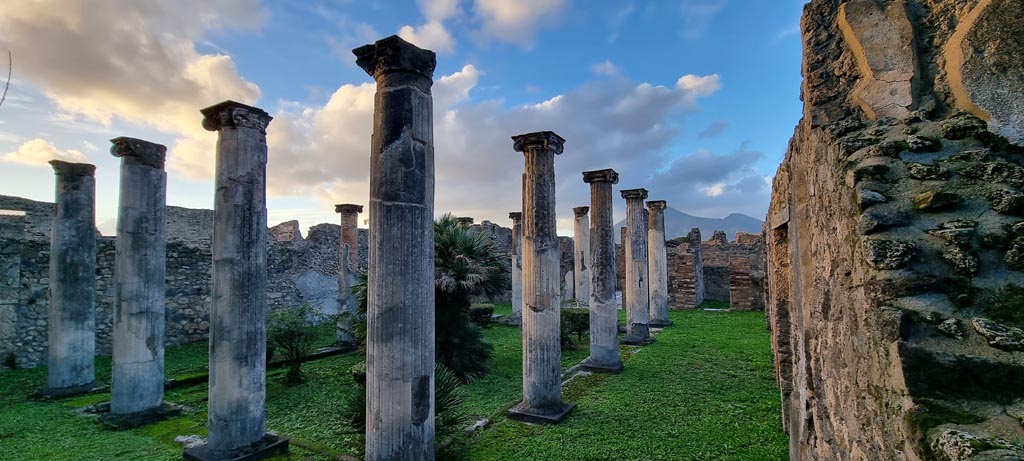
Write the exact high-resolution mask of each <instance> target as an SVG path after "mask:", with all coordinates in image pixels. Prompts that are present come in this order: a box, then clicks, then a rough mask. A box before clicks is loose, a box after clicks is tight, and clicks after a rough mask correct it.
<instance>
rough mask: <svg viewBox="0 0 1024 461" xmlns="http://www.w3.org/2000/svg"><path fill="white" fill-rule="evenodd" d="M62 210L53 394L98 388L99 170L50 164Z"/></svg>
mask: <svg viewBox="0 0 1024 461" xmlns="http://www.w3.org/2000/svg"><path fill="white" fill-rule="evenodd" d="M50 165H52V166H53V170H54V172H55V173H56V179H57V186H56V195H57V200H56V201H57V211H56V218H55V219H54V222H53V228H52V232H53V234H52V237H51V239H50V252H51V254H52V255H53V257H51V258H50V316H49V334H48V335H47V338H48V343H49V349H48V350H47V376H46V389H45V391H44V392H47V393H68V392H69V391H70V390H73V389H86V388H89V387H91V386H92V382H93V377H94V374H95V370H94V365H93V359H94V356H95V354H96V307H95V298H94V293H95V292H96V277H95V274H96V230H95V229H96V227H95V222H96V180H95V178H94V174H95V171H96V167H95V166H93V165H90V164H86V163H68V162H62V161H59V160H52V161H50Z"/></svg>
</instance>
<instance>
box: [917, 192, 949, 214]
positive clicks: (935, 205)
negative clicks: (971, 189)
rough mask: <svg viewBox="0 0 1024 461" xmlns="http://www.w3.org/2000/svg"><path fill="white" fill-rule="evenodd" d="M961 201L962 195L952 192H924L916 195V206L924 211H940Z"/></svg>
mask: <svg viewBox="0 0 1024 461" xmlns="http://www.w3.org/2000/svg"><path fill="white" fill-rule="evenodd" d="M959 203H960V196H959V195H957V194H954V193H952V192H943V191H934V190H930V191H928V192H922V193H920V194H918V195H916V196H915V197H914V208H917V209H918V210H922V211H938V210H944V209H946V208H951V207H954V206H956V205H957V204H959Z"/></svg>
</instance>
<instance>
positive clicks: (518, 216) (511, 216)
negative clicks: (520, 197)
mask: <svg viewBox="0 0 1024 461" xmlns="http://www.w3.org/2000/svg"><path fill="white" fill-rule="evenodd" d="M508 217H509V219H511V220H512V221H515V222H518V221H521V220H522V219H523V213H522V212H519V211H513V212H510V213H509V214H508Z"/></svg>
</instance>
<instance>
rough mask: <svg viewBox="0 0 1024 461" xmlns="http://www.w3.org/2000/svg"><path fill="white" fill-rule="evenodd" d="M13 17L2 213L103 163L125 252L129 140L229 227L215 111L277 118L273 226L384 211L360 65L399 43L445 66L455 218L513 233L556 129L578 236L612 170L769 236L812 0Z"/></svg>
mask: <svg viewBox="0 0 1024 461" xmlns="http://www.w3.org/2000/svg"><path fill="white" fill-rule="evenodd" d="M9 1H11V2H13V5H9V8H5V9H4V11H0V48H8V49H10V50H11V52H12V54H13V59H14V80H13V81H12V84H11V89H10V93H9V95H8V100H7V102H5V103H4V105H3V106H2V107H0V194H8V195H20V196H25V197H29V198H32V199H37V200H52V198H53V174H52V170H51V169H50V168H49V166H48V165H46V164H45V161H46V160H49V159H50V158H54V157H62V158H67V159H73V160H80V161H88V162H91V163H96V164H97V166H98V173H97V189H98V200H97V202H98V208H97V221H98V225H99V226H100V228H101V230H103V231H104V232H112V230H113V227H114V225H113V223H114V218H115V216H116V207H117V188H118V185H117V174H118V170H117V168H118V162H117V160H116V159H114V158H113V157H112V156H110V155H109V153H107V150H108V148H109V141H108V140H109V139H110V138H112V137H115V136H122V135H124V136H133V137H138V138H142V139H147V140H151V141H154V142H159V143H162V144H165V145H167V146H168V147H169V154H168V173H169V178H170V179H169V184H168V202H169V204H171V205H178V206H187V207H196V208H210V207H212V189H213V185H212V169H213V161H214V156H213V151H212V145H213V144H212V143H213V140H214V139H215V135H214V134H212V133H208V132H205V131H203V130H202V128H201V127H200V117H199V115H198V109H199V108H201V107H205V106H207V105H211V104H213V103H216V102H219V101H221V100H223V99H228V98H231V99H236V100H240V101H243V102H247V103H251V104H255V105H257V106H259V107H261V108H264V109H266V110H267V111H268V112H270V113H271V114H272V115H274V117H275V120H274V121H273V122H272V123H271V126H270V129H269V131H268V143H269V145H270V160H269V164H268V182H269V190H268V209H269V212H270V221H271V224H276V223H278V222H282V221H285V220H288V219H300V220H301V224H302V226H303V228H307V227H309V226H311V225H314V224H316V223H319V222H335V221H336V219H337V217H336V215H334V213H333V204H334V203H361V204H365V203H366V201H367V175H368V161H367V158H368V150H369V131H370V116H371V114H372V95H373V85H372V80H371V79H370V78H369V77H368V76H367V75H366V74H365V73H363V71H362V70H360V69H358V68H357V67H356V66H355V65H354V59H353V57H352V54H351V49H352V48H354V47H357V46H359V45H362V44H365V43H369V42H372V41H373V40H375V39H378V38H382V37H385V36H388V35H392V34H395V33H400V34H401V35H402V36H403V37H405V38H407V39H409V40H410V41H413V42H414V43H417V44H418V45H420V46H423V47H427V48H430V49H433V50H435V51H437V53H438V65H437V70H436V72H435V87H434V103H435V148H436V156H437V168H438V174H437V198H436V209H437V211H438V213H442V212H446V211H451V212H454V213H455V214H456V215H469V216H474V217H475V218H477V221H480V220H483V219H489V220H492V221H495V222H498V223H501V224H503V225H508V222H507V221H508V219H507V213H508V212H509V211H513V210H515V209H516V208H518V203H519V200H520V198H519V193H520V190H519V174H520V172H521V171H522V158H521V154H517V153H515V152H513V151H512V143H511V140H510V139H509V137H510V136H511V135H514V134H519V133H521V132H526V131H536V130H545V129H550V130H553V131H556V132H558V133H559V134H561V135H563V136H564V137H566V139H567V143H566V151H565V153H564V154H563V155H562V156H560V157H559V158H558V159H556V173H557V175H558V177H559V181H558V186H557V187H558V197H557V205H558V215H559V216H560V219H559V229H560V231H561V232H563V233H565V234H571V229H572V225H571V219H572V213H571V210H570V209H571V208H572V207H574V206H580V205H586V204H589V203H588V202H589V191H588V189H587V187H586V185H585V184H584V183H583V182H582V180H581V177H580V174H579V173H580V171H583V170H587V169H599V168H606V167H612V168H615V169H616V170H618V171H619V172H620V174H621V175H622V178H621V181H620V184H619V187H621V188H634V187H646V188H647V189H649V190H650V196H651V199H665V200H668V202H669V205H670V206H673V207H675V208H677V209H679V210H681V211H684V212H687V213H691V214H695V215H700V216H708V217H722V216H725V215H727V214H729V213H731V212H740V213H745V214H748V215H751V216H754V217H757V218H763V217H764V213H765V211H766V209H767V203H768V198H769V195H770V178H771V176H772V175H773V174H774V171H775V169H776V167H777V165H778V163H779V161H780V160H781V158H782V155H783V153H784V151H785V149H786V145H787V143H788V140H789V138H790V136H791V135H792V130H793V127H794V125H795V124H796V123H797V121H798V119H799V118H800V111H801V105H800V101H799V85H800V38H799V30H798V22H799V16H800V12H801V7H802V4H803V3H804V2H803V1H798V0H781V1H780V0H774V1H768V0H742V1H741V0H674V1H667V0H666V1H647V2H640V1H634V2H630V1H603V0H602V1H583V0H576V1H570V0H547V1H545V0H520V1H516V2H512V1H508V0H421V1H418V2H417V1H369V2H367V1H346V0H336V1H327V0H319V1H317V0H312V1H303V2H292V1H287V2H286V1H270V0H264V1H259V0H223V1H219V2H207V1H203V0H178V1H170V0H167V1H153V2H135V1H132V0H123V1H117V0H107V1H103V2H90V1H87V0H46V1H42V2H38V1H34V0H9ZM47 3H51V4H50V5H47ZM615 206H616V215H617V217H621V216H623V215H624V206H623V202H622V201H621V200H618V201H616V204H615ZM364 218H365V216H364Z"/></svg>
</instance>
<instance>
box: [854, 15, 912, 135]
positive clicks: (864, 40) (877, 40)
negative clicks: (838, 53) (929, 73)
mask: <svg viewBox="0 0 1024 461" xmlns="http://www.w3.org/2000/svg"><path fill="white" fill-rule="evenodd" d="M837 24H838V27H839V29H840V30H841V31H842V33H843V39H844V40H845V41H846V43H847V45H848V46H849V49H850V52H851V54H852V55H853V58H854V61H855V62H856V64H857V69H858V70H859V71H860V74H861V75H862V76H863V78H861V79H860V81H858V83H857V85H856V86H855V87H854V89H853V94H852V98H853V101H854V102H855V103H856V104H858V105H859V106H860V108H861V110H863V111H864V112H865V113H866V114H867V115H868V116H869V117H871V118H878V117H906V116H907V115H908V114H909V113H910V111H912V110H914V109H915V108H916V107H915V100H914V91H913V86H914V85H915V84H916V83H917V82H916V81H915V78H914V77H915V73H914V70H915V68H916V67H917V53H916V52H915V49H914V46H913V44H914V31H913V28H912V27H911V25H910V20H909V19H908V18H907V9H906V5H905V4H904V2H903V0H896V1H891V2H888V3H886V4H882V3H879V2H877V1H875V0H849V1H847V2H846V3H843V4H842V5H841V6H840V7H839V17H838V19H837Z"/></svg>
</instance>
